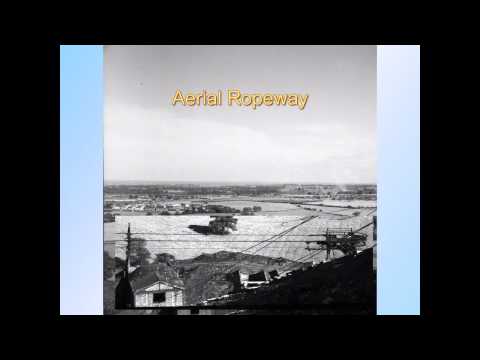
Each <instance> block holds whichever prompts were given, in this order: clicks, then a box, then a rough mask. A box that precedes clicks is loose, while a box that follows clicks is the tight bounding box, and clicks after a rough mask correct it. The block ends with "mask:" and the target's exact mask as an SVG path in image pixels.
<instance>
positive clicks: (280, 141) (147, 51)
mask: <svg viewBox="0 0 480 360" xmlns="http://www.w3.org/2000/svg"><path fill="white" fill-rule="evenodd" d="M177 89H180V90H182V91H183V92H184V93H187V92H194V93H199V92H201V91H202V90H207V91H208V92H217V91H218V90H222V92H223V95H224V103H225V102H226V101H225V97H226V92H227V89H239V90H240V91H242V92H244V93H299V94H309V99H308V103H307V105H306V107H305V109H304V110H302V111H301V110H299V109H298V108H297V107H288V106H287V107H283V106H271V107H259V108H257V109H256V110H253V109H252V108H250V107H237V106H226V104H224V105H223V106H215V107H204V106H195V107H189V106H186V107H183V106H181V105H176V106H172V104H171V100H172V97H173V96H174V95H175V91H176V90H177ZM104 92H105V97H104V179H105V181H107V182H109V181H164V182H176V181H178V182H217V183H218V182H257V183H376V158H377V154H376V146H377V140H376V46H116V45H115V46H105V47H104Z"/></svg>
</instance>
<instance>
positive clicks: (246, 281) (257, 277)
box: [227, 270, 278, 292]
mask: <svg viewBox="0 0 480 360" xmlns="http://www.w3.org/2000/svg"><path fill="white" fill-rule="evenodd" d="M275 272H276V270H275ZM272 273H273V271H272ZM276 276H278V272H277V273H276ZM271 279H272V277H271V276H270V274H268V273H266V272H265V271H264V270H262V271H260V272H258V273H255V274H250V275H248V274H245V273H243V272H241V271H238V270H237V271H234V272H231V273H229V274H227V280H228V281H230V282H232V284H233V292H238V291H240V290H241V289H254V288H257V287H259V286H261V285H263V284H267V283H269V282H270V281H271Z"/></svg>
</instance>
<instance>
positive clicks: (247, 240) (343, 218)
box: [104, 208, 375, 260]
mask: <svg viewBox="0 0 480 360" xmlns="http://www.w3.org/2000/svg"><path fill="white" fill-rule="evenodd" d="M326 211H327V210H325V212H323V211H322V212H315V211H313V212H309V215H317V216H319V217H318V218H315V219H314V220H312V221H309V222H307V223H305V224H303V225H301V226H299V227H298V228H296V229H294V230H293V231H292V232H291V233H289V235H298V236H285V237H282V238H280V239H276V240H277V241H278V242H275V243H270V244H269V245H268V246H266V247H265V248H264V249H261V250H259V249H260V248H261V247H263V246H264V245H266V243H264V244H259V245H257V246H255V247H253V248H252V249H251V250H250V251H248V252H247V253H249V254H253V253H256V254H258V255H263V256H269V257H274V258H275V257H283V258H286V259H290V260H294V259H297V258H299V257H301V256H304V255H307V254H308V253H309V252H308V251H307V250H305V246H306V245H305V243H304V242H303V241H306V240H315V239H318V240H321V239H323V237H321V236H318V237H317V236H308V237H307V236H305V235H307V234H318V233H320V232H322V231H323V230H325V229H326V228H327V227H347V228H353V229H357V228H359V227H361V226H363V225H365V224H367V223H369V222H371V221H372V216H373V215H375V212H374V213H372V210H371V209H342V208H339V209H335V208H330V210H328V211H331V213H326ZM356 211H358V212H359V213H360V214H359V215H358V216H352V214H353V212H356ZM303 217H304V215H302V216H292V215H285V216H268V215H255V216H238V224H237V226H238V231H237V232H236V233H234V234H231V235H202V234H199V233H197V232H195V231H194V230H192V229H190V228H189V225H200V226H207V225H208V222H209V221H210V220H211V219H210V217H209V216H208V215H189V216H117V217H116V221H115V222H114V223H105V224H104V233H105V237H104V238H105V241H106V242H107V243H106V244H105V245H106V246H105V250H106V251H108V252H109V253H110V255H111V256H113V255H114V254H116V255H117V256H119V257H124V245H125V242H123V241H122V242H117V243H116V246H113V244H111V241H113V240H123V239H125V235H123V234H117V233H121V232H123V233H124V232H126V231H127V226H128V223H130V224H131V231H132V237H133V238H143V239H146V240H147V243H146V244H147V245H146V246H147V248H148V249H149V251H150V252H151V253H152V254H158V253H169V254H172V255H174V256H175V257H176V258H177V259H188V258H192V257H195V256H198V255H201V254H202V253H215V252H218V251H222V250H226V251H232V252H239V251H242V250H244V249H246V248H248V247H250V246H254V245H255V244H256V242H258V241H261V240H266V239H269V238H271V237H272V236H273V235H275V234H278V233H280V232H282V231H284V230H287V229H288V228H290V227H292V226H294V225H297V224H299V223H300V222H301V221H302V218H303ZM363 232H365V233H367V234H368V243H367V244H372V243H373V242H372V234H373V227H372V226H370V227H368V228H366V229H365V230H364V231H363ZM136 233H139V234H136ZM155 240H161V241H155ZM286 240H294V241H298V242H281V241H286ZM257 250H259V251H258V252H255V251H257ZM337 255H340V254H337ZM323 257H324V255H323V254H319V255H318V256H317V257H316V258H315V259H316V260H322V259H323Z"/></svg>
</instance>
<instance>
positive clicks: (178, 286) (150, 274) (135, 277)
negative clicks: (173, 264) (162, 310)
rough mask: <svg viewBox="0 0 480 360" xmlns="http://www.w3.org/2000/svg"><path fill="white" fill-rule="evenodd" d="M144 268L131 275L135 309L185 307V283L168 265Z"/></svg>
mask: <svg viewBox="0 0 480 360" xmlns="http://www.w3.org/2000/svg"><path fill="white" fill-rule="evenodd" d="M161 265H162V266H158V267H151V266H143V267H141V268H138V269H136V270H135V271H134V272H133V273H132V274H130V283H131V286H132V291H133V294H134V298H135V307H161V306H183V304H184V291H185V287H184V286H183V281H182V280H181V279H180V278H179V277H178V274H177V273H176V272H175V271H174V270H173V269H172V268H169V267H168V265H166V264H161Z"/></svg>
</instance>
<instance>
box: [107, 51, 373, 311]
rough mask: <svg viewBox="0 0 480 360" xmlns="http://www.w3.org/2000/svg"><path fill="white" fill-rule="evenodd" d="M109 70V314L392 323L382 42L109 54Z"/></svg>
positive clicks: (113, 52) (111, 52)
mask: <svg viewBox="0 0 480 360" xmlns="http://www.w3.org/2000/svg"><path fill="white" fill-rule="evenodd" d="M103 70H104V134H103V139H104V144H103V146H104V154H103V159H104V163H103V168H104V193H103V195H104V198H103V228H104V239H103V241H104V244H103V250H104V251H103V262H104V264H103V265H104V275H103V285H104V290H103V291H104V313H105V314H110V315H162V314H175V315H262V314H265V315H275V314H278V315H283V314H312V315H316V314H318V315H343V314H349V315H350V314H354V315H357V314H358V315H374V314H376V296H377V293H376V271H377V268H376V253H377V248H376V245H377V241H381V239H377V131H376V105H377V102H376V97H377V93H376V91H377V90H376V86H377V85H376V80H377V78H376V74H377V48H376V46H367V45H355V46H347V45H336V46H320V45H315V46H314V45H310V46H307V45H302V46H300V45H297V46H286V45H285V46H281V45H271V46H270V45H269V46H266V45H262V46H260V45H257V46H247V45H235V46H234V45H231V46H230V45H228V46H227V45H222V46H220V45H215V46H213V45H208V46H207V45H176V46H173V45H158V46H153V45H151V46H150V45H149V46H133V45H131V46H123V45H122V46H120V45H107V46H104V68H103Z"/></svg>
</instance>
